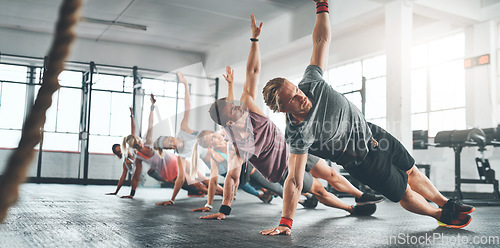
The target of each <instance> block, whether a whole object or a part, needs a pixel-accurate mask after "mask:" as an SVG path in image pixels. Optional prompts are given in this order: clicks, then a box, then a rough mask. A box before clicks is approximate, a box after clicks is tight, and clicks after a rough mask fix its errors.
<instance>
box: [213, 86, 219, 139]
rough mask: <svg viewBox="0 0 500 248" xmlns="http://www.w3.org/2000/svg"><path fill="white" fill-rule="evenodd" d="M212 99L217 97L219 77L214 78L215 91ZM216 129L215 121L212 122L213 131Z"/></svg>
mask: <svg viewBox="0 0 500 248" xmlns="http://www.w3.org/2000/svg"><path fill="white" fill-rule="evenodd" d="M214 98H215V99H214V100H215V101H217V99H219V78H215V92H214ZM215 130H217V123H215V122H214V131H215Z"/></svg>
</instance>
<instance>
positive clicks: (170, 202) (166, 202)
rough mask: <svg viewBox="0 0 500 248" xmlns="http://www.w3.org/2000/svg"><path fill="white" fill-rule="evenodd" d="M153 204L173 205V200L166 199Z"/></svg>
mask: <svg viewBox="0 0 500 248" xmlns="http://www.w3.org/2000/svg"><path fill="white" fill-rule="evenodd" d="M155 205H163V206H168V205H174V201H172V200H168V201H164V202H158V203H155Z"/></svg>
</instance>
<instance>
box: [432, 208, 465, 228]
mask: <svg viewBox="0 0 500 248" xmlns="http://www.w3.org/2000/svg"><path fill="white" fill-rule="evenodd" d="M471 220H472V217H471V216H470V215H468V214H462V213H459V212H453V211H451V210H449V209H445V208H443V210H442V212H441V218H439V220H438V225H439V226H444V227H449V228H463V227H465V226H467V225H469V223H470V222H471Z"/></svg>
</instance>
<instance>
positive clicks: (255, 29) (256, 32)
mask: <svg viewBox="0 0 500 248" xmlns="http://www.w3.org/2000/svg"><path fill="white" fill-rule="evenodd" d="M250 20H251V25H250V27H251V28H252V38H254V39H257V38H259V35H260V31H261V30H262V25H263V23H262V22H261V23H260V24H259V26H258V27H257V23H256V22H255V16H254V15H253V14H252V15H251V16H250Z"/></svg>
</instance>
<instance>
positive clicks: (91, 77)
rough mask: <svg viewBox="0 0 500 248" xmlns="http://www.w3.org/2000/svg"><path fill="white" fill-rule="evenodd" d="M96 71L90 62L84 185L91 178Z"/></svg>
mask: <svg viewBox="0 0 500 248" xmlns="http://www.w3.org/2000/svg"><path fill="white" fill-rule="evenodd" d="M94 70H95V64H94V62H93V61H91V62H90V73H89V82H88V87H89V94H88V95H89V101H88V114H87V126H86V131H87V134H88V135H87V142H86V144H85V160H84V164H83V180H84V185H87V181H88V177H89V146H90V145H89V144H90V131H89V130H90V116H91V109H92V83H93V78H94Z"/></svg>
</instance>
